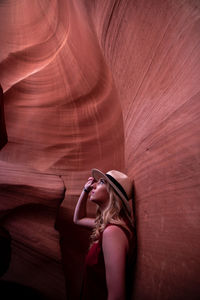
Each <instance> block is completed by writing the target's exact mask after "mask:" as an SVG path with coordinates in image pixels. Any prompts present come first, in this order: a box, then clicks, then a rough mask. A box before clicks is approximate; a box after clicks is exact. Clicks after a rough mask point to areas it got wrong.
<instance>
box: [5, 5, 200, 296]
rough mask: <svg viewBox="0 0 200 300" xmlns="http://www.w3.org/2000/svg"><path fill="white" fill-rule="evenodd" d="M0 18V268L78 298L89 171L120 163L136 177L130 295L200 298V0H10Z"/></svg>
mask: <svg viewBox="0 0 200 300" xmlns="http://www.w3.org/2000/svg"><path fill="white" fill-rule="evenodd" d="M0 17H1V18H0V45H1V46H0V83H1V85H2V88H3V92H4V97H3V98H4V111H5V121H6V129H7V134H8V143H7V144H6V145H5V146H4V148H3V149H2V150H1V152H0V161H1V164H0V172H1V173H0V180H1V182H0V187H1V191H0V193H1V219H2V223H3V225H4V227H5V228H6V229H7V230H8V231H9V233H10V234H11V237H12V239H13V240H14V243H13V247H12V249H13V255H12V261H11V265H10V267H9V269H8V271H7V273H6V274H5V275H4V277H5V278H6V279H7V280H12V281H16V282H17V281H18V282H19V283H21V284H25V285H27V286H30V287H33V288H35V289H36V290H39V291H41V292H43V293H44V294H45V295H46V297H47V298H50V297H52V299H64V298H65V297H66V296H65V288H64V285H63V282H64V279H65V281H66V293H67V299H78V294H79V292H80V286H81V275H82V267H83V259H84V253H85V252H86V251H87V247H88V235H89V232H87V231H86V230H84V229H81V228H79V227H77V226H75V225H74V224H73V223H72V215H73V211H74V206H75V204H76V201H77V199H78V195H79V193H80V191H81V189H82V186H83V184H84V182H85V180H86V179H87V177H88V176H89V175H90V170H91V168H93V167H97V168H100V169H102V170H103V171H107V170H109V169H113V168H115V169H119V170H122V171H126V172H127V173H128V174H129V175H130V176H131V178H132V179H133V180H134V182H135V190H136V199H135V211H136V223H137V236H138V255H137V263H136V270H135V278H134V280H133V297H132V299H141V300H143V299H148V300H149V299H152V300H154V299H173V300H176V299H188V298H190V299H199V297H200V288H199V287H200V282H199V278H200V276H199V275H200V274H199V273H200V268H199V266H200V254H199V253H200V242H199V240H200V239H199V238H200V236H199V226H200V218H199V212H200V208H199V183H200V182H199V181H200V180H199V178H200V176H199V175H200V174H199V173H200V172H199V147H200V141H199V134H200V132H199V131H200V129H199V128H200V124H199V123H200V122H199V118H200V113H199V111H200V107H199V106H200V102H199V100H200V34H199V32H200V4H199V1H198V0H196V1H195V0H194V1H190V0H185V1H181V0H178V1H172V0H169V1H164V0H150V1H144V0H142V1H131V0H129V1H125V0H123V1H114V0H111V1H106V0H101V1H100V0H96V1H95V0H94V1H92V0H90V1H88V0H85V1H81V0H76V1H75V0H74V1H66V0H59V1H47V0H34V1H31V5H30V3H29V1H24V0H18V1H14V0H13V1H1V2H0ZM1 103H2V100H1ZM16 170H17V171H16ZM52 187H53V191H52ZM65 187H66V193H65V197H64V190H65ZM24 193H25V195H26V197H24V196H23V195H21V194H24ZM41 193H42V196H41ZM63 198H64V200H63ZM62 200H63V201H62ZM61 202H62V203H61ZM59 206H60V210H59V214H58V215H57V211H58V208H59ZM94 211H95V208H94V207H92V206H91V207H89V213H91V214H93V212H94ZM56 216H57V217H56ZM55 221H57V222H56V229H57V230H58V231H55V229H54V224H55ZM59 237H60V238H61V239H60V245H59ZM25 240H26V243H25V242H24V241H25ZM35 241H36V242H35ZM60 246H61V247H60ZM36 249H37V250H36ZM61 254H62V258H61ZM38 255H39V256H38ZM21 266H23V267H21ZM62 268H63V270H64V275H63V273H62V270H61V269H62ZM34 274H37V275H34ZM44 274H46V277H45V278H44ZM35 276H37V280H36V279H34V280H33V277H34V278H35ZM59 284H61V286H59ZM58 287H59V288H58ZM50 294H51V295H52V296H50ZM55 294H57V296H56V297H55Z"/></svg>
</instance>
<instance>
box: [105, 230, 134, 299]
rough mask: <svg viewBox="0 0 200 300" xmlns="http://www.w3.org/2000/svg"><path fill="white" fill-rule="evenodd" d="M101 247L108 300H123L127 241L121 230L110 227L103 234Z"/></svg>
mask: <svg viewBox="0 0 200 300" xmlns="http://www.w3.org/2000/svg"><path fill="white" fill-rule="evenodd" d="M102 246H103V254H104V261H105V268H106V283H107V289H108V300H125V299H126V284H125V278H126V274H125V273H126V255H127V252H128V248H129V243H128V239H127V237H126V235H125V233H124V232H123V231H122V229H120V228H119V227H118V226H115V225H111V226H109V227H107V228H106V229H105V230H104V232H103V242H102Z"/></svg>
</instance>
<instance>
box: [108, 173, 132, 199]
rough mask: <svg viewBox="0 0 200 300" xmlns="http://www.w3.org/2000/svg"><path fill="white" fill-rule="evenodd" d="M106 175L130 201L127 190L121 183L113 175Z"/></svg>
mask: <svg viewBox="0 0 200 300" xmlns="http://www.w3.org/2000/svg"><path fill="white" fill-rule="evenodd" d="M106 176H107V177H108V178H109V179H110V180H111V181H112V182H113V183H114V185H116V187H117V188H118V189H119V190H120V192H122V194H123V195H124V197H125V198H126V200H127V201H128V196H127V194H126V192H125V190H124V189H123V187H122V186H121V184H120V183H119V182H118V181H117V180H116V179H115V178H114V177H112V176H111V175H109V174H106Z"/></svg>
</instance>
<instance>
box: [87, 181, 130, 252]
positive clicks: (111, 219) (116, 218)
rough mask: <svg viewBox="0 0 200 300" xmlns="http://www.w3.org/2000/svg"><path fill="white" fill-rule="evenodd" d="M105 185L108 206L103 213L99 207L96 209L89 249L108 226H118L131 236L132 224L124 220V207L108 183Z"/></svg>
mask: <svg viewBox="0 0 200 300" xmlns="http://www.w3.org/2000/svg"><path fill="white" fill-rule="evenodd" d="M106 184H107V190H108V193H109V201H108V205H107V207H106V208H105V209H104V210H103V212H101V210H100V208H99V207H98V208H97V213H96V219H95V227H94V229H93V231H92V234H91V237H90V240H91V244H90V247H91V245H92V244H93V243H94V242H95V241H97V240H98V239H99V237H100V234H101V233H102V232H103V231H104V229H105V228H106V226H107V225H108V224H113V225H120V226H122V227H124V228H125V229H127V230H128V231H129V232H130V235H132V228H133V223H131V222H130V221H129V220H128V218H126V212H125V210H126V208H125V207H124V205H123V203H122V200H121V199H120V197H119V196H118V195H117V194H116V192H115V191H114V189H113V188H112V186H111V185H110V184H108V183H106ZM125 220H126V221H125Z"/></svg>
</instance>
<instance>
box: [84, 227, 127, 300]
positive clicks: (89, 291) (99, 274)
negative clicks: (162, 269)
mask: <svg viewBox="0 0 200 300" xmlns="http://www.w3.org/2000/svg"><path fill="white" fill-rule="evenodd" d="M109 225H112V224H109ZM109 225H108V226H109ZM115 226H119V227H120V228H121V229H122V230H123V231H124V233H125V234H126V236H127V238H128V241H129V245H130V247H129V248H132V247H131V244H132V243H130V233H129V231H128V230H126V229H125V228H124V227H122V226H120V225H115ZM102 235H103V233H101V235H100V238H99V240H98V241H97V242H95V243H94V244H93V245H92V247H91V248H90V250H89V252H88V254H87V256H86V258H85V267H84V276H83V284H82V290H81V299H82V300H94V299H95V300H104V299H105V300H106V299H107V296H108V292H107V285H106V271H105V263H104V256H103V249H102ZM129 252H130V253H131V252H132V251H129ZM131 265H132V264H130V260H129V259H128V258H127V266H126V277H127V276H128V277H129V276H130V275H129V273H130V272H129V269H130V268H129V267H131Z"/></svg>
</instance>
